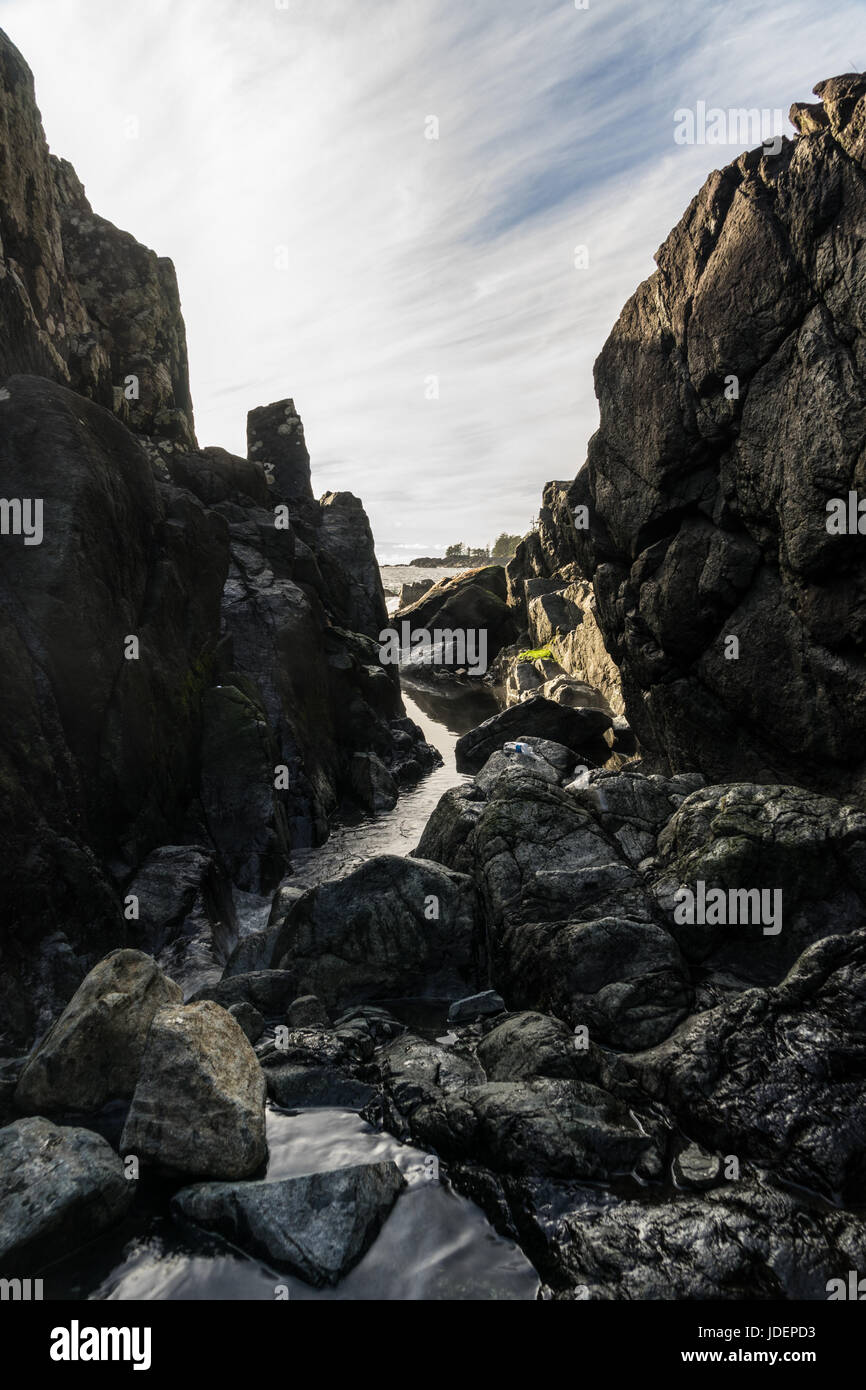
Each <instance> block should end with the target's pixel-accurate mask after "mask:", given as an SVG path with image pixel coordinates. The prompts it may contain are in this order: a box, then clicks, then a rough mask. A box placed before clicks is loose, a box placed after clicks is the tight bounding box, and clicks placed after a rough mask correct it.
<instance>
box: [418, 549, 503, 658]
mask: <svg viewBox="0 0 866 1390" xmlns="http://www.w3.org/2000/svg"><path fill="white" fill-rule="evenodd" d="M507 596H508V591H507V583H506V578H505V571H504V569H503V568H502V566H501V565H481V566H479V567H477V568H475V569H470V570H464V571H462V572H461V573H460V574H454V575H449V576H448V578H447V579H440V580H439V583H438V584H434V585H433V586H432V587H428V588H427V589H426V591H425V592H424V593H423V594H422V596H421V597H420V598H418V599H416V600H415V601H414V602H413V603H410V604H409V606H408V607H406V608H399V609H398V610H397V612H396V613H395V614H394V615H393V620H392V621H393V624H394V626H395V627H396V629H397V630H398V632H400V633H401V634H402V630H403V627H404V625H406V627H407V630H408V631H410V632H411V634H412V638H411V641H412V643H413V644H414V643H415V642H416V641H417V642H420V638H417V637H416V634H418V633H421V632H427V633H430V634H431V636H430V638H428V639H427V642H426V649H427V650H429V651H430V653H431V659H430V661H429V665H428V664H427V657H426V656H425V648H424V647H420V646H419V647H418V648H417V649H416V651H415V652H414V653H412V654H411V655H410V649H409V647H408V644H407V646H406V647H404V649H403V650H404V655H403V659H404V660H405V661H407V662H409V663H410V665H411V667H412V670H413V673H415V674H420V672H421V671H423V670H424V669H425V666H427V669H430V667H434V668H435V667H440V666H441V667H449V666H450V667H452V668H454V667H455V666H456V667H461V666H466V665H467V664H468V665H469V667H470V668H472V667H474V668H475V669H473V670H472V674H474V675H484V674H485V673H486V671H487V668H488V666H489V665H490V663H491V662H492V661H493V659H494V657H495V656H496V655H497V653H498V652H499V651H500V650H501V648H502V647H504V646H506V645H507V644H508V643H509V642H511V641H513V640H514V638H515V637H516V636H517V631H518V624H517V622H516V620H515V617H514V614H513V613H512V611H511V610H510V609H509V607H508V602H507ZM437 631H439V632H442V633H456V634H460V633H463V634H464V635H466V634H469V633H473V634H475V637H474V638H473V639H472V640H473V642H474V643H475V646H474V648H473V646H472V645H470V639H469V638H468V636H466V637H465V640H466V646H467V649H468V650H469V651H470V653H471V652H472V650H473V649H474V651H475V654H476V660H475V661H473V658H472V656H471V654H470V656H469V661H468V663H467V660H466V657H465V656H464V657H463V660H462V661H461V660H460V659H459V656H458V654H459V652H460V646H459V641H458V642H456V643H455V642H454V641H453V640H452V639H451V638H449V637H447V636H446V637H443V638H441V639H439V641H438V642H437V641H436V640H435V633H436V632H437ZM431 643H432V646H431ZM416 662H421V665H420V667H419V666H418V665H416Z"/></svg>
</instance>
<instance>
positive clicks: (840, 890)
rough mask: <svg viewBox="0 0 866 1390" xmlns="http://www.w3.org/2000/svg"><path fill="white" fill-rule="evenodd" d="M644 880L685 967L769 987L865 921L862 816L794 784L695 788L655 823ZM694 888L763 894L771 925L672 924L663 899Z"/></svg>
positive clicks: (668, 902)
mask: <svg viewBox="0 0 866 1390" xmlns="http://www.w3.org/2000/svg"><path fill="white" fill-rule="evenodd" d="M632 780H634V779H632ZM605 785H606V784H605V783H603V782H600V783H599V786H600V789H601V790H604V787H605ZM651 877H652V878H653V880H654V885H653V886H654V892H655V895H656V897H657V899H658V900H659V902H660V903H661V904H662V905H663V906H664V908H665V910H666V912H667V914H668V916H669V919H670V923H671V925H670V930H671V931H672V933H673V934H674V936H675V937H676V938H677V941H678V942H679V944H680V947H681V949H682V951H683V954H684V955H685V956H687V957H688V959H689V960H690V961H692V962H695V963H701V964H704V965H707V964H711V965H712V967H713V968H714V969H715V970H726V969H733V970H734V971H735V973H736V974H737V976H738V977H739V978H740V979H746V980H750V981H754V982H755V983H766V982H770V981H771V982H773V983H775V982H776V981H778V980H779V979H780V978H781V976H782V975H783V974H784V972H785V971H786V970H787V969H788V968H789V967H790V966H791V965H793V963H794V961H795V960H796V958H797V957H798V956H799V955H800V954H801V952H802V951H803V950H804V949H805V948H806V946H808V945H810V944H811V943H812V942H813V941H816V940H818V939H820V938H821V937H824V936H830V935H833V934H835V933H839V932H849V931H852V930H855V929H856V928H858V927H860V926H862V925H863V924H864V922H866V816H864V814H863V813H862V812H860V811H856V810H855V809H854V808H853V807H851V806H843V805H841V804H840V803H839V802H838V801H835V800H833V799H832V798H831V797H823V796H818V795H817V794H816V793H814V792H807V791H804V790H802V789H801V788H799V787H764V786H761V787H756V786H753V785H749V784H743V783H733V784H732V785H727V786H723V787H705V788H701V789H700V790H697V791H694V792H692V794H691V795H689V796H688V797H687V798H686V799H685V801H683V803H682V804H681V806H680V807H679V809H678V810H677V811H676V812H675V813H674V815H673V816H672V817H671V818H670V820H669V821H668V822H667V824H666V825H665V826H664V829H663V830H662V832H661V834H660V835H659V837H658V854H657V857H656V861H655V864H654V865H653V868H652V870H651ZM698 881H703V883H704V884H705V885H707V887H713V888H720V889H722V890H723V891H724V892H726V893H729V892H730V891H731V890H737V889H738V888H740V887H742V886H745V885H748V886H749V888H750V889H751V890H752V891H753V892H761V893H763V894H764V897H763V900H762V901H763V906H764V908H765V909H766V908H769V909H770V913H773V916H774V921H773V923H772V925H771V926H770V927H769V929H768V930H765V924H764V923H762V922H760V923H759V922H754V921H746V922H741V923H732V922H726V923H724V924H718V923H716V924H713V923H709V922H708V923H699V922H688V921H686V922H678V921H677V915H676V910H675V906H674V901H673V895H674V894H675V892H676V890H677V889H678V888H679V887H680V885H685V886H687V887H690V888H691V889H692V891H694V886H695V884H696V883H697V882H698ZM774 908H775V909H777V911H776V912H773V909H774ZM770 913H766V915H767V916H769V915H770ZM776 918H777V920H775V919H776ZM776 928H778V930H776Z"/></svg>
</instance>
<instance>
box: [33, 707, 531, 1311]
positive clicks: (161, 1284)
mask: <svg viewBox="0 0 866 1390" xmlns="http://www.w3.org/2000/svg"><path fill="white" fill-rule="evenodd" d="M403 695H404V702H405V705H406V711H407V713H408V714H409V715H410V717H411V718H412V719H414V720H415V721H416V723H417V724H419V725H420V726H421V728H422V729H423V731H424V735H425V737H426V738H427V739H428V741H429V742H430V743H432V744H434V746H435V747H437V748H438V749H439V751H440V753H441V754H442V757H443V766H442V767H441V768H437V769H436V770H435V771H434V772H433V773H431V774H430V776H429V777H426V778H424V780H423V781H422V782H420V783H419V785H418V786H417V787H416V788H415V789H414V790H413V791H410V792H408V793H406V794H404V795H403V796H401V798H400V801H399V802H398V804H397V806H396V807H395V808H394V810H393V811H391V812H389V813H387V814H385V815H381V816H375V817H364V818H363V819H361V820H359V821H358V823H357V824H355V825H348V826H343V827H338V828H336V829H335V830H334V832H333V834H332V836H331V838H330V839H329V840H328V841H327V842H326V844H324V845H322V846H321V847H320V848H318V849H314V850H308V851H303V852H297V851H296V853H295V856H294V859H295V872H294V873H293V874H292V875H291V877H290V878H288V879H287V880H286V882H287V883H291V884H293V885H296V886H304V885H307V884H310V885H312V884H315V883H318V882H321V881H322V880H323V879H325V878H329V877H333V876H334V875H335V874H338V873H345V872H347V871H348V870H349V869H351V868H355V867H357V866H358V865H360V864H362V863H363V862H364V861H365V860H366V859H368V858H370V856H371V855H374V854H385V853H390V854H407V853H408V852H409V851H410V850H411V849H413V848H414V847H415V845H416V844H417V843H418V840H419V838H420V836H421V831H422V830H423V828H424V826H425V824H426V823H427V820H428V818H429V816H430V814H431V812H432V810H433V808H434V807H435V806H436V803H437V802H438V800H439V798H440V796H441V795H442V793H443V792H444V791H446V790H447V789H448V788H449V787H451V786H454V785H455V784H457V783H460V782H463V781H466V780H468V779H466V778H464V777H462V776H461V775H460V774H459V773H458V772H457V770H456V767H455V763H454V745H455V743H456V740H457V738H458V737H459V736H460V734H461V733H465V732H466V730H468V729H470V728H473V727H474V726H475V725H476V724H478V723H479V722H480V721H481V720H482V719H486V718H487V717H488V716H489V715H490V714H493V713H495V712H496V709H497V704H496V701H495V698H494V696H493V695H492V693H491V692H490V691H488V690H480V691H476V690H466V689H465V687H464V688H460V687H454V688H452V689H451V690H449V691H448V692H447V693H446V692H445V691H442V690H438V689H437V690H434V691H428V690H426V689H420V688H414V687H413V688H412V690H411V691H409V690H408V689H407V686H406V685H405V684H404V687H403ZM238 907H239V916H240V918H241V920H242V922H243V929H244V930H245V931H249V930H251V929H253V928H254V927H257V926H260V925H263V924H264V920H266V917H267V911H268V909H269V900H268V901H265V900H264V899H257V898H254V897H252V896H251V895H250V896H247V897H246V898H245V899H244V900H243V901H242V902H239V903H238ZM404 1003H405V1008H404V1010H403V1011H402V1013H403V1014H406V1015H407V1016H406V1018H405V1021H406V1022H407V1023H409V1024H410V1025H411V1026H412V1027H413V1028H416V1029H417V1030H418V1031H420V1032H422V1033H424V1034H426V1035H428V1036H430V1037H434V1036H436V1035H437V1034H441V1033H442V1032H443V1031H444V1012H443V1007H442V1006H441V1005H436V1004H435V1003H431V1001H429V1000H428V1001H421V1002H417V1001H416V1006H415V1007H416V1012H417V1014H418V1017H415V1016H414V1015H413V1016H412V1017H411V1018H410V1017H409V1016H408V1015H409V1014H411V1013H412V1001H404ZM395 1011H397V1010H396V1009H395ZM428 1015H429V1017H428ZM401 1016H402V1014H401ZM267 1123H268V1145H269V1159H268V1168H267V1172H266V1175H265V1181H267V1182H276V1181H278V1180H279V1179H281V1178H286V1177H292V1176H298V1175H300V1174H303V1173H312V1172H322V1171H325V1170H327V1169H330V1168H341V1167H346V1166H347V1165H349V1164H354V1163H376V1162H381V1161H383V1160H386V1159H391V1160H393V1162H395V1163H396V1164H397V1165H398V1167H399V1168H400V1170H401V1171H402V1173H403V1175H404V1177H405V1178H406V1181H407V1184H408V1185H407V1187H406V1188H405V1189H404V1190H403V1192H402V1193H401V1194H400V1196H399V1197H398V1199H397V1202H396V1203H395V1205H394V1207H393V1209H392V1211H391V1213H390V1215H389V1216H388V1218H387V1220H386V1221H385V1224H384V1225H383V1227H382V1229H381V1231H380V1232H379V1235H378V1236H377V1238H376V1240H375V1241H374V1243H373V1245H372V1246H371V1248H370V1249H369V1250H368V1251H367V1253H366V1254H365V1255H364V1257H363V1259H362V1260H361V1261H360V1262H359V1264H357V1265H356V1266H355V1268H354V1269H352V1270H350V1271H349V1273H348V1274H347V1275H346V1277H345V1278H344V1279H342V1280H341V1281H340V1283H339V1284H338V1285H337V1286H336V1288H327V1289H314V1288H312V1287H310V1286H309V1285H308V1284H305V1283H304V1282H303V1281H302V1280H300V1279H296V1278H294V1277H293V1276H292V1275H289V1274H286V1273H285V1272H283V1271H277V1270H274V1269H272V1268H270V1267H269V1266H268V1265H267V1264H265V1263H263V1262H262V1261H261V1260H259V1259H257V1258H253V1257H250V1256H248V1255H245V1254H244V1253H243V1252H242V1251H240V1250H236V1249H234V1248H233V1247H231V1246H229V1245H228V1244H227V1243H226V1242H224V1241H221V1240H219V1239H218V1238H216V1237H213V1236H209V1235H207V1234H205V1233H204V1232H200V1231H197V1230H196V1229H195V1228H194V1227H191V1226H179V1225H175V1223H174V1222H173V1221H172V1220H171V1218H170V1216H169V1214H168V1200H169V1198H170V1196H171V1188H170V1187H167V1186H160V1185H158V1184H152V1185H151V1187H150V1188H145V1187H143V1188H142V1191H141V1193H140V1195H139V1198H138V1203H137V1207H136V1209H135V1210H134V1212H133V1213H132V1215H130V1216H129V1217H128V1218H127V1220H126V1221H125V1222H123V1223H122V1224H121V1225H120V1226H119V1227H117V1228H115V1229H114V1230H111V1231H109V1232H108V1233H106V1235H105V1236H103V1237H101V1238H100V1239H99V1240H97V1241H95V1242H94V1243H93V1244H92V1245H91V1246H89V1247H88V1249H87V1250H85V1251H83V1252H81V1251H80V1252H78V1253H77V1254H76V1255H74V1256H72V1257H71V1258H70V1259H68V1260H65V1261H63V1262H62V1263H60V1264H58V1265H55V1266H54V1267H53V1268H52V1269H50V1270H46V1271H45V1272H44V1275H45V1295H46V1297H47V1298H79V1299H80V1298H84V1299H109V1300H127V1299H145V1300H152V1299H172V1300H191V1299H267V1300H269V1301H273V1300H274V1298H275V1296H276V1295H275V1290H276V1289H277V1287H278V1286H280V1287H282V1288H287V1289H288V1291H289V1298H290V1300H300V1301H308V1300H312V1299H322V1300H330V1301H346V1300H358V1301H370V1300H383V1301H404V1300H410V1301H411V1300H419V1299H424V1300H434V1301H436V1300H446V1299H447V1300H453V1299H461V1300H462V1299H468V1300H490V1299H518V1300H526V1299H535V1298H536V1297H537V1295H538V1290H539V1287H540V1283H539V1278H538V1275H537V1273H536V1271H535V1269H534V1268H533V1266H532V1265H531V1264H530V1263H529V1261H528V1260H527V1259H526V1256H525V1255H524V1254H523V1253H522V1251H521V1250H520V1249H519V1248H518V1247H517V1246H516V1245H514V1244H513V1243H512V1242H511V1241H507V1240H504V1239H502V1238H501V1237H500V1236H498V1235H497V1234H496V1232H495V1231H494V1230H493V1227H492V1226H491V1225H490V1223H489V1222H488V1220H487V1218H486V1217H485V1215H484V1213H483V1212H482V1211H481V1209H480V1208H479V1207H477V1206H476V1205H475V1203H474V1202H471V1201H469V1200H468V1199H467V1198H465V1197H462V1196H460V1195H459V1194H458V1193H456V1192H454V1191H453V1190H452V1189H451V1188H450V1187H448V1186H447V1184H446V1183H444V1182H442V1181H439V1179H438V1178H433V1179H431V1178H430V1176H429V1174H428V1170H427V1169H426V1168H425V1164H424V1160H425V1158H426V1157H427V1155H426V1154H425V1152H424V1151H423V1150H421V1149H419V1148H416V1147H414V1146H412V1145H408V1144H400V1143H399V1142H398V1140H396V1139H395V1138H394V1137H393V1136H392V1135H390V1134H387V1133H379V1132H378V1131H376V1130H375V1129H373V1128H372V1126H370V1125H368V1124H367V1123H366V1122H365V1121H364V1120H362V1119H361V1117H360V1115H358V1114H357V1113H355V1112H353V1111H348V1110H339V1109H332V1108H328V1109H324V1108H323V1109H315V1110H312V1109H311V1110H304V1111H301V1112H299V1113H296V1114H291V1113H288V1112H285V1111H282V1110H279V1109H277V1108H276V1107H274V1106H271V1105H269V1106H268V1117H267ZM282 1296H283V1297H285V1295H282Z"/></svg>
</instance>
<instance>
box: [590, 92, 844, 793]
mask: <svg viewBox="0 0 866 1390" xmlns="http://www.w3.org/2000/svg"><path fill="white" fill-rule="evenodd" d="M815 91H816V92H817V93H819V95H820V96H821V97H822V103H823V104H821V103H819V104H818V107H817V109H816V108H814V107H810V108H808V110H805V111H804V110H803V108H795V111H794V119H795V121H797V122H798V124H799V126H800V131H801V133H800V134H799V135H798V137H797V138H796V140H795V141H793V142H791V141H788V140H783V141H782V142H781V149H780V151H779V152H778V153H775V154H771V153H768V152H767V151H765V150H764V149H761V148H759V149H756V150H752V151H750V152H749V153H747V154H743V155H741V156H740V158H739V159H737V160H736V162H735V163H733V164H731V165H728V166H727V167H726V168H724V169H722V170H716V171H715V172H713V173H712V174H711V175H710V176H709V178H708V179H707V181H706V183H705V184H704V186H703V188H702V189H701V191H700V193H699V194H698V195H697V197H695V198H694V199H693V200H692V202H691V204H690V205H689V207H688V209H687V210H686V212H685V214H684V216H683V218H682V219H681V221H680V222H679V224H678V225H677V227H676V228H675V229H674V230H673V232H671V234H670V236H669V237H668V239H667V241H666V242H665V243H664V245H663V246H662V247H661V249H660V250H659V251H658V252H657V254H656V260H657V262H658V269H657V270H656V272H655V273H654V274H653V275H652V276H651V277H650V278H649V279H648V280H647V281H645V282H644V283H643V284H642V285H641V286H640V287H639V288H638V289H637V291H636V292H635V294H634V295H633V296H632V298H631V299H630V300H629V302H628V303H627V304H626V306H625V308H624V309H623V311H622V314H621V315H620V318H619V320H618V322H617V324H616V325H615V327H614V329H613V331H612V333H611V335H610V337H609V338H608V340H607V342H606V344H605V346H604V348H603V349H602V352H601V355H600V356H599V358H598V360H597V362H596V365H595V383H596V391H597V394H598V398H599V406H600V413H601V423H600V427H599V430H598V432H597V433H596V434H595V436H594V437H593V439H592V440H591V442H590V446H589V453H588V460H587V464H586V467H585V468H584V469H583V470H582V471H581V473H580V474H579V475H578V477H577V479H576V481H575V483H574V485H573V486H572V487H571V488H570V490H569V494H568V501H569V505H570V507H571V509H572V511H573V514H574V516H575V518H577V515H578V513H577V510H576V509H577V508H579V507H586V509H587V514H588V519H589V527H588V529H578V530H576V531H575V533H574V534H575V536H576V539H577V549H578V561H579V564H580V568H581V570H582V572H583V574H584V575H585V576H587V577H588V578H589V579H590V580H591V581H592V584H593V589H594V594H595V600H596V610H595V613H596V619H597V621H598V624H599V626H600V628H601V631H602V634H603V636H604V640H605V644H606V646H607V649H608V651H609V652H610V654H611V656H612V658H613V660H614V661H615V662H616V664H617V665H618V667H619V669H620V671H621V674H622V679H623V691H624V695H625V703H626V710H627V714H628V718H629V722H630V723H631V725H632V727H633V729H634V731H635V733H636V735H637V737H638V739H639V741H640V744H641V747H642V749H643V750H644V754H645V755H646V757H647V758H648V759H651V760H652V761H653V763H654V764H655V765H656V766H657V768H658V770H660V771H668V770H670V769H673V770H675V771H683V770H696V771H700V772H702V773H703V774H704V775H705V776H706V777H707V778H708V779H709V780H711V781H714V782H724V781H729V780H732V779H742V780H750V781H760V782H767V783H785V782H789V783H795V784H798V785H804V786H808V787H812V788H815V789H818V790H823V791H828V792H831V793H833V794H836V795H840V794H841V795H842V796H845V797H848V798H856V799H858V800H859V799H860V798H861V797H862V796H863V794H864V790H866V693H864V686H863V672H862V652H863V644H864V636H866V629H864V612H866V558H864V549H863V545H862V540H861V539H859V538H858V535H859V530H860V529H861V528H862V525H863V524H864V523H863V519H862V515H861V516H860V520H859V523H858V520H857V516H858V513H857V510H856V509H857V504H858V500H859V499H862V498H864V497H866V450H864V441H866V377H864V365H866V327H864V325H866V274H864V269H866V247H864V244H863V239H862V236H861V228H862V226H863V223H864V218H866V168H864V163H863V153H862V151H863V137H862V129H863V109H864V101H866V74H863V73H861V74H847V75H845V76H844V77H842V78H837V79H833V80H831V81H830V82H825V83H821V84H819V86H818V87H816V88H815ZM852 495H853V506H854V531H853V533H851V530H850V527H849V523H848V520H847V517H848V514H849V507H850V499H851V496H852ZM861 505H862V503H861ZM838 512H841V513H842V515H843V517H844V522H843V523H842V524H837V522H836V516H837V513H838ZM581 515H583V514H581ZM770 672H772V673H774V675H773V678H772V679H768V673H770Z"/></svg>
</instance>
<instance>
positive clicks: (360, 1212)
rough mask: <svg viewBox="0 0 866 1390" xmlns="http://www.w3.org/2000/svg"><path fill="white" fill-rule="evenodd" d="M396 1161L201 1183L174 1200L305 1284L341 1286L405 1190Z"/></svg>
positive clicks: (189, 1215)
mask: <svg viewBox="0 0 866 1390" xmlns="http://www.w3.org/2000/svg"><path fill="white" fill-rule="evenodd" d="M403 1185H404V1182H403V1178H402V1177H401V1175H400V1170H399V1168H397V1166H396V1164H394V1163H362V1164H358V1165H356V1166H354V1167H348V1168H337V1169H334V1170H333V1171H332V1172H326V1173H312V1174H310V1176H309V1177H298V1178H286V1179H285V1180H284V1181H282V1182H254V1183H202V1184H201V1185H200V1186H197V1187H188V1188H184V1189H183V1190H182V1191H181V1192H179V1193H178V1194H177V1196H176V1197H175V1198H174V1202H173V1207H174V1210H175V1211H176V1212H177V1213H178V1214H179V1215H180V1216H181V1217H183V1218H185V1219H186V1220H189V1221H193V1222H195V1223H196V1224H197V1225H200V1226H203V1227H204V1228H205V1229H206V1230H209V1231H215V1232H217V1233H218V1234H219V1235H222V1236H225V1237H226V1238H227V1239H229V1240H231V1241H232V1243H233V1244H234V1245H238V1246H240V1247H241V1249H243V1250H248V1251H249V1252H250V1253H251V1254H253V1255H258V1256H261V1257H262V1258H263V1259H266V1260H267V1261H268V1262H269V1263H270V1264H272V1265H274V1266H275V1268H277V1269H287V1270H291V1271H292V1272H293V1273H295V1274H297V1275H299V1276H300V1278H302V1279H304V1280H306V1281H307V1283H310V1284H314V1285H321V1284H325V1283H327V1284H336V1283H337V1281H338V1280H339V1279H340V1278H342V1276H343V1275H344V1274H346V1273H347V1272H348V1270H350V1269H351V1267H352V1265H354V1264H356V1263H357V1261H358V1260H359V1259H360V1258H361V1256H362V1255H363V1254H364V1252H365V1250H366V1249H367V1248H368V1246H369V1245H370V1244H371V1243H372V1241H373V1240H374V1239H375V1237H376V1235H377V1234H378V1231H379V1228H380V1227H381V1225H382V1222H383V1221H384V1219H385V1217H386V1216H387V1215H388V1212H389V1211H390V1210H391V1207H392V1206H393V1204H394V1202H395V1201H396V1199H397V1195H398V1193H399V1192H400V1189H401V1188H402V1187H403Z"/></svg>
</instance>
